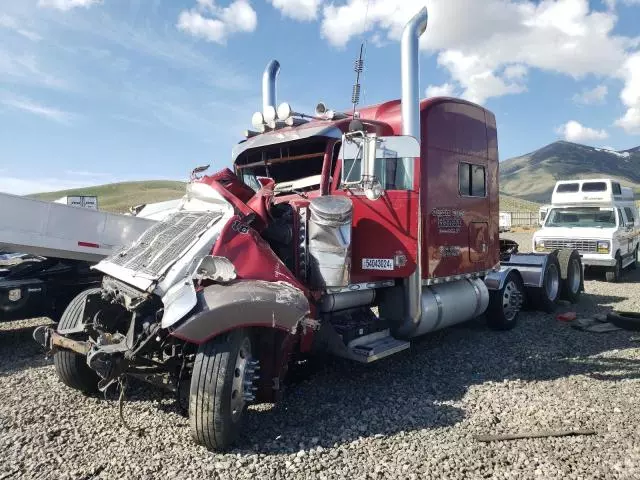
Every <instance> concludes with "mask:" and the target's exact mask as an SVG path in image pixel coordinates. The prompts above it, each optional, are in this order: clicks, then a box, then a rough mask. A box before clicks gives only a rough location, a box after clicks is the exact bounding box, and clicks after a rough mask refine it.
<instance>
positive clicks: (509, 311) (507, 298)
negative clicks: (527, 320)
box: [502, 280, 522, 322]
mask: <svg viewBox="0 0 640 480" xmlns="http://www.w3.org/2000/svg"><path fill="white" fill-rule="evenodd" d="M521 305H522V292H520V290H519V289H518V286H517V285H516V283H515V282H514V281H513V280H510V281H509V282H508V283H507V284H506V285H505V286H504V292H503V294H502V311H503V312H504V317H505V319H506V320H507V321H509V322H510V321H512V320H513V319H514V318H515V317H516V315H517V314H518V312H519V311H520V306H521Z"/></svg>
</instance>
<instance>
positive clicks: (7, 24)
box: [0, 13, 42, 42]
mask: <svg viewBox="0 0 640 480" xmlns="http://www.w3.org/2000/svg"><path fill="white" fill-rule="evenodd" d="M0 28H7V29H9V30H13V31H14V32H16V33H17V34H19V35H22V36H23V37H25V38H28V39H29V40H32V41H34V42H37V41H39V40H42V37H41V36H40V35H38V34H37V33H36V32H34V31H31V30H27V29H26V28H23V27H21V26H20V24H19V23H18V21H17V20H16V19H15V18H13V17H10V16H9V15H6V14H4V13H3V14H0Z"/></svg>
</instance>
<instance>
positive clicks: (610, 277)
mask: <svg viewBox="0 0 640 480" xmlns="http://www.w3.org/2000/svg"><path fill="white" fill-rule="evenodd" d="M621 276H622V259H621V258H620V255H619V254H616V264H615V266H613V267H612V268H611V269H609V270H607V271H606V272H605V278H606V279H607V282H614V283H615V282H619V281H620V277H621Z"/></svg>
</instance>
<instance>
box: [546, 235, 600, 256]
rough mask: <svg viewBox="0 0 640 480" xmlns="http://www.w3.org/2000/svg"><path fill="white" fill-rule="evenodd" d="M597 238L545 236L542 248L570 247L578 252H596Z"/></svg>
mask: <svg viewBox="0 0 640 480" xmlns="http://www.w3.org/2000/svg"><path fill="white" fill-rule="evenodd" d="M597 243H598V241H597V240H578V239H575V240H573V239H567V238H545V239H544V249H545V250H555V249H556V248H570V249H572V250H578V252H580V253H596V252H597V248H596V247H597Z"/></svg>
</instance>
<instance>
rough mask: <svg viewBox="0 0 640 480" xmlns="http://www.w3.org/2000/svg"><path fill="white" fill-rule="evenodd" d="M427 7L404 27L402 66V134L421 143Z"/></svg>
mask: <svg viewBox="0 0 640 480" xmlns="http://www.w3.org/2000/svg"><path fill="white" fill-rule="evenodd" d="M428 17H429V16H428V14H427V8H426V7H423V8H422V10H420V11H419V12H418V13H417V14H416V15H415V16H414V17H413V18H412V19H411V20H409V22H408V23H407V24H406V26H405V27H404V31H403V32H402V47H401V48H402V50H401V54H400V55H401V58H400V68H401V69H402V107H401V108H402V134H403V135H411V136H412V137H415V138H416V139H417V140H418V143H420V91H419V89H420V61H419V59H418V55H419V48H418V47H419V44H418V41H419V40H420V36H421V35H422V34H423V33H424V32H425V30H426V29H427V19H428Z"/></svg>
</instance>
